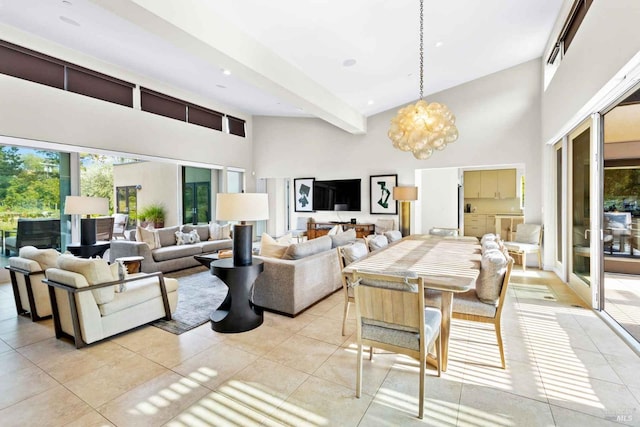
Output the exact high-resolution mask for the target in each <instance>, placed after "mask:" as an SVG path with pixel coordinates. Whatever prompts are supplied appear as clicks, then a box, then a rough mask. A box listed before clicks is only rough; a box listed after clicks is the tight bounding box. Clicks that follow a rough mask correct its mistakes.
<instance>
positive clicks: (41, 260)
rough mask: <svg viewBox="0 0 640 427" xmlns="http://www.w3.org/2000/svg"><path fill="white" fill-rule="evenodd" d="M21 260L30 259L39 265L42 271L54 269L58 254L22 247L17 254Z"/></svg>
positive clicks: (31, 247)
mask: <svg viewBox="0 0 640 427" xmlns="http://www.w3.org/2000/svg"><path fill="white" fill-rule="evenodd" d="M18 256H19V257H21V258H26V259H30V260H32V261H35V262H37V263H38V264H40V267H41V268H42V269H43V270H46V269H47V268H51V267H56V261H58V257H59V256H60V252H58V251H56V250H55V249H38V248H36V247H35V246H23V247H21V248H20V250H19V252H18Z"/></svg>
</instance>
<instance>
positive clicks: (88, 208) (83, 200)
mask: <svg viewBox="0 0 640 427" xmlns="http://www.w3.org/2000/svg"><path fill="white" fill-rule="evenodd" d="M64 213H65V215H93V214H97V215H107V214H108V213H109V199H107V198H106V197H87V196H67V197H66V198H65V201H64Z"/></svg>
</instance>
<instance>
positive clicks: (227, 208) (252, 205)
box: [216, 193, 269, 221]
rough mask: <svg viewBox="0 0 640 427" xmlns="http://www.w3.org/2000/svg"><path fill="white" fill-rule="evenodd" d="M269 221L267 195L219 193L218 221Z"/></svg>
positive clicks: (217, 197) (217, 205)
mask: <svg viewBox="0 0 640 427" xmlns="http://www.w3.org/2000/svg"><path fill="white" fill-rule="evenodd" d="M263 219H269V199H268V198H267V194H265V193H218V194H217V196H216V220H219V221H259V220H263Z"/></svg>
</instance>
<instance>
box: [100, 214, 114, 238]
mask: <svg viewBox="0 0 640 427" xmlns="http://www.w3.org/2000/svg"><path fill="white" fill-rule="evenodd" d="M114 219H115V218H114V217H112V216H101V217H99V218H96V239H97V240H111V239H112V238H113V224H114Z"/></svg>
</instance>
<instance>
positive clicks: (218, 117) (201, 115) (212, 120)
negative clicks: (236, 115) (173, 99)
mask: <svg viewBox="0 0 640 427" xmlns="http://www.w3.org/2000/svg"><path fill="white" fill-rule="evenodd" d="M222 116H223V114H222V113H218V112H217V111H213V110H207V109H206V108H201V107H197V106H195V105H190V104H189V123H193V124H194V125H199V126H204V127H208V128H210V129H215V130H220V131H221V130H222Z"/></svg>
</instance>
